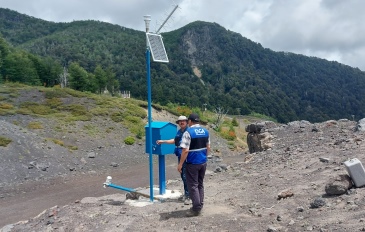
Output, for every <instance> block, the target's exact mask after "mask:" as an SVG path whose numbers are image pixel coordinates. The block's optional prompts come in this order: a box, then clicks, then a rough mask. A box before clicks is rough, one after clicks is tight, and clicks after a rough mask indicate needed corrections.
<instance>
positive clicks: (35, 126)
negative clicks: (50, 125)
mask: <svg viewBox="0 0 365 232" xmlns="http://www.w3.org/2000/svg"><path fill="white" fill-rule="evenodd" d="M28 128H29V129H43V126H42V124H41V123H40V122H30V123H29V124H28Z"/></svg>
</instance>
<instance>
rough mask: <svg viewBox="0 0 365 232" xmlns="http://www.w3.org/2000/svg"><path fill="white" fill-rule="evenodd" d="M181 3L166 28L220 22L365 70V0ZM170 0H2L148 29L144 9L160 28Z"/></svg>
mask: <svg viewBox="0 0 365 232" xmlns="http://www.w3.org/2000/svg"><path fill="white" fill-rule="evenodd" d="M175 2H177V3H179V9H178V10H177V11H176V12H175V13H174V14H173V17H172V18H171V19H170V20H169V21H168V23H167V24H166V26H165V27H164V28H163V30H162V31H171V30H175V29H177V28H180V27H183V26H185V25H186V24H188V23H191V22H193V21H196V20H201V21H206V22H216V23H218V24H220V25H222V26H223V27H225V28H227V29H229V30H231V31H235V32H238V33H240V34H241V35H242V36H244V37H247V38H249V39H251V40H253V41H255V42H258V43H261V44H262V45H263V46H264V47H266V48H270V49H272V50H274V51H290V52H294V53H301V54H304V55H308V56H318V57H320V58H325V59H328V60H337V61H338V62H341V63H344V64H347V65H350V66H353V67H359V68H360V69H362V70H365V63H363V62H362V60H364V58H365V52H364V51H365V24H364V23H363V22H365V14H364V13H363V9H364V8H365V1H362V0H346V1H344V0H255V1H254V0H240V1H237V0H225V1H222V0H175ZM173 5H174V1H172V0H153V1H151V0H103V1H100V0H63V1H59V0H26V1H24V0H1V2H0V7H5V8H10V9H12V10H16V11H18V12H20V13H24V14H27V15H30V16H34V17H36V18H42V19H45V20H49V21H55V22H70V21H73V20H87V19H94V20H100V21H106V22H110V23H113V24H118V25H121V26H125V27H128V28H133V29H136V30H140V31H144V28H145V26H144V21H143V15H146V14H149V15H151V16H152V21H151V30H152V31H156V30H157V29H158V27H159V26H160V25H161V24H162V22H163V21H164V19H166V17H167V16H168V14H169V13H170V12H171V11H172V9H173Z"/></svg>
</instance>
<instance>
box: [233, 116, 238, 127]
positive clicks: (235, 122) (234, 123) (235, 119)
mask: <svg viewBox="0 0 365 232" xmlns="http://www.w3.org/2000/svg"><path fill="white" fill-rule="evenodd" d="M232 126H238V122H237V118H236V117H234V118H233V119H232Z"/></svg>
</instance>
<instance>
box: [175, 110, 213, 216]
mask: <svg viewBox="0 0 365 232" xmlns="http://www.w3.org/2000/svg"><path fill="white" fill-rule="evenodd" d="M199 122H200V118H199V115H197V114H195V113H192V114H190V115H189V117H188V125H189V128H188V129H187V130H186V131H185V132H184V134H183V137H182V139H181V143H180V147H182V154H181V158H180V162H179V165H178V166H177V170H178V171H179V172H180V173H181V172H182V170H183V165H184V163H185V162H186V181H187V185H188V189H189V194H190V198H191V201H192V204H193V207H191V208H190V210H189V211H188V212H187V214H186V216H188V217H194V216H198V215H200V213H201V210H202V209H203V205H204V184H203V182H204V176H205V170H206V168H207V160H208V158H207V157H208V153H209V151H210V140H209V132H208V130H207V129H205V128H203V127H202V126H200V125H199Z"/></svg>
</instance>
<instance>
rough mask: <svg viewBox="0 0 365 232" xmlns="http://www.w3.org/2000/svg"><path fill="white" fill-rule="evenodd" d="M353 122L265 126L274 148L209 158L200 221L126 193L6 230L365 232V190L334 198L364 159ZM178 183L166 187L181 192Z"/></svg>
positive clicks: (173, 204)
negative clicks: (350, 166) (332, 191)
mask: <svg viewBox="0 0 365 232" xmlns="http://www.w3.org/2000/svg"><path fill="white" fill-rule="evenodd" d="M356 126H357V124H356V122H354V121H350V120H347V119H343V120H338V121H326V122H323V123H316V124H311V123H309V122H306V121H300V122H299V121H296V122H291V123H289V124H286V125H276V126H274V127H272V128H266V130H265V131H266V132H269V133H270V134H271V135H272V141H271V142H272V144H273V145H272V148H271V149H269V150H266V151H263V152H258V153H252V154H241V155H237V154H231V153H229V152H228V151H227V152H224V153H223V154H222V160H221V159H218V160H217V159H215V160H213V159H211V160H210V161H209V165H208V166H209V168H208V169H209V170H208V172H207V175H206V179H205V190H206V193H205V197H206V198H205V205H204V209H203V214H202V215H201V216H199V217H194V218H186V217H185V212H186V211H187V210H188V209H189V206H186V205H184V204H182V203H181V202H178V201H173V200H171V201H165V202H156V203H154V204H150V205H147V206H144V207H135V206H131V205H130V204H129V203H128V202H129V201H130V200H126V198H125V194H124V193H121V192H117V191H116V192H113V193H115V194H112V195H106V196H103V197H87V198H84V199H82V200H80V201H75V202H70V204H69V205H66V206H55V207H53V208H50V209H47V210H45V211H44V212H42V213H41V214H39V215H38V216H37V217H36V218H32V219H30V220H27V221H23V222H19V223H16V224H12V225H8V226H6V227H3V229H2V231H142V230H143V231H364V230H365V226H364V221H365V214H364V212H363V211H364V207H365V201H364V199H365V190H364V189H363V188H356V187H351V188H350V189H348V190H347V191H346V192H345V193H344V194H341V195H328V194H326V191H325V186H326V185H327V184H328V183H329V182H330V181H331V179H333V178H336V177H338V176H339V175H341V174H347V171H346V169H345V166H344V164H343V163H344V162H345V161H347V160H349V159H351V158H358V159H359V160H360V161H364V160H365V153H364V150H365V144H364V133H363V132H361V131H357V130H356ZM181 188H182V184H181V181H180V179H179V178H176V179H173V180H170V181H168V183H167V189H176V190H181Z"/></svg>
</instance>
